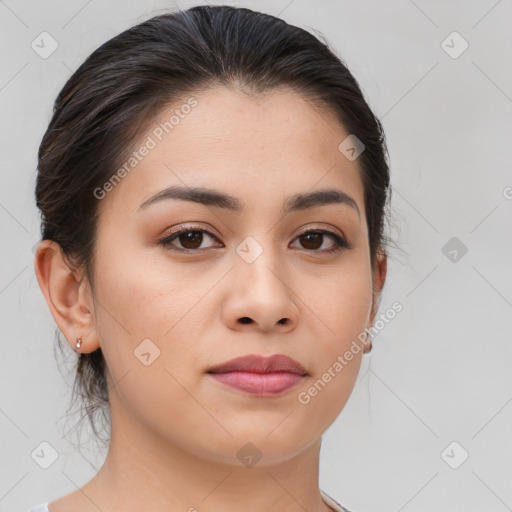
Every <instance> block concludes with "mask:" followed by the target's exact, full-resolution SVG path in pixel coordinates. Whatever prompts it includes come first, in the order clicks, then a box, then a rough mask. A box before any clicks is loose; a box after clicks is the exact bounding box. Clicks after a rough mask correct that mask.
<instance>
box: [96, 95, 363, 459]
mask: <svg viewBox="0 0 512 512" xmlns="http://www.w3.org/2000/svg"><path fill="white" fill-rule="evenodd" d="M194 98H195V101H196V102H197V103H196V104H195V105H194V106H193V108H190V109H189V108H185V107H183V108H181V109H180V105H173V107H172V108H169V110H166V111H164V112H161V113H160V115H159V118H158V119H155V120H154V123H153V124H152V125H151V128H150V131H148V133H147V134H146V135H145V136H144V137H143V138H142V139H141V142H140V143H139V144H138V145H137V147H135V148H134V150H139V148H140V147H141V146H142V145H144V144H145V145H146V147H150V149H149V150H148V151H144V150H142V151H139V154H141V153H146V155H145V156H144V157H143V158H142V159H141V160H140V162H138V163H137V165H136V166H135V167H133V168H132V169H131V170H130V172H128V173H126V176H124V177H123V179H122V180H121V181H120V182H119V183H117V184H116V185H115V186H114V187H113V188H112V189H111V190H109V191H108V192H107V193H106V194H105V197H104V198H103V199H101V200H100V201H99V213H100V215H99V220H98V237H97V241H96V249H97V251H96V257H95V258H96V259H95V262H94V272H95V276H94V283H93V284H94V292H93V293H94V331H93V333H92V334H90V335H89V340H92V339H93V338H95V337H96V338H97V341H98V344H99V345H100V346H101V348H102V351H103V354H104V356H105V359H106V361H107V365H108V369H109V371H108V372H107V374H108V379H109V383H110V384H111V386H112V388H111V389H112V391H111V393H114V394H115V396H113V397H112V405H111V406H112V407H113V408H114V407H115V408H119V409H118V410H119V411H121V410H122V411H124V413H129V414H128V415H129V416H130V417H131V418H132V419H134V420H135V421H136V422H137V424H138V425H139V426H140V427H141V428H142V429H146V430H147V431H148V432H149V431H150V432H153V433H155V434H157V435H158V436H159V438H161V439H163V440H165V441H166V442H168V443H172V444H173V445H175V446H178V447H180V448H181V449H184V450H186V451H188V452H191V453H193V454H195V455H197V456H200V457H203V458H205V459H208V460H211V461H223V462H228V463H230V464H235V465H241V464H242V461H241V459H239V458H238V457H237V452H238V451H239V450H240V449H241V448H242V447H244V445H245V444H246V443H248V442H251V443H252V444H253V445H254V446H255V447H256V448H257V450H258V451H259V452H260V453H261V455H262V456H263V460H262V461H261V462H260V464H262V463H264V462H268V463H276V462H278V461H282V460H285V459H287V458H290V457H292V456H293V455H295V454H297V453H299V452H300V451H301V450H304V449H305V448H306V447H307V446H309V445H311V444H312V443H313V442H314V441H315V440H317V439H318V438H319V437H320V436H321V435H322V433H323V432H324V431H325V430H326V429H327V427H328V426H329V425H330V424H331V423H332V422H333V421H334V419H335V418H336V417H337V416H338V414H339V413H340V411H341V410H342V408H343V407H344V405H345V403H346V401H347V399H348V397H349V395H350V393H351V391H352V389H353V386H354V383H355V379H356V376H357V373H358V370H359V366H360V361H361V356H362V353H363V351H362V350H361V348H360V347H361V342H360V341H358V335H360V333H361V332H362V331H364V329H365V327H370V325H371V324H370V320H371V319H370V311H371V307H372V271H371V267H370V254H369V245H368V232H367V225H366V218H365V208H364V190H363V184H362V181H361V178H360V168H359V166H358V161H357V160H355V161H350V160H348V159H347V158H346V157H345V156H344V155H343V154H342V153H341V152H340V151H339V149H338V146H339V144H340V142H342V141H343V140H344V139H345V138H346V137H347V136H348V135H349V134H348V133H347V132H346V131H345V130H344V128H343V127H342V126H340V124H339V123H337V122H336V121H335V120H334V119H333V118H331V117H328V116H327V114H325V113H324V112H320V111H319V110H318V109H316V108H314V107H313V106H312V105H311V104H310V103H309V102H308V101H306V100H305V99H303V98H302V97H301V96H299V95H297V94H296V93H294V92H291V91H288V90H284V89H283V90H276V91H274V92H272V93H269V94H267V95H265V96H259V97H257V98H251V97H249V96H247V95H244V94H242V93H240V92H236V91H232V90H228V89H225V88H221V87H219V88H215V89H210V90H209V91H208V92H204V93H201V94H200V95H196V96H194ZM185 103H187V99H185V100H184V102H183V104H185ZM189 104H192V103H189ZM175 110H178V111H179V113H180V115H179V116H178V117H177V118H179V121H178V122H176V119H177V118H176V119H174V121H173V123H174V124H173V127H172V131H171V130H169V133H168V134H167V133H166V132H165V131H163V134H162V133H161V132H162V128H161V125H159V123H160V122H162V123H163V122H165V121H168V120H169V119H170V118H171V116H172V115H173V114H174V113H175ZM159 126H160V130H159V129H158V127H159ZM148 137H150V138H151V139H152V141H153V143H154V144H153V143H151V142H149V139H148ZM160 138H161V140H159V139H160ZM153 146H154V147H153ZM170 187H174V194H173V195H174V197H165V196H160V197H159V198H157V199H155V196H156V195H157V194H159V193H160V192H162V191H164V190H166V189H168V188H170ZM188 187H193V188H196V189H208V191H209V192H211V193H213V194H221V195H223V196H224V195H226V196H230V198H229V199H227V200H226V199H225V198H223V199H222V198H221V199H219V198H218V197H214V196H212V195H210V196H207V195H204V194H203V196H202V199H203V202H202V201H201V197H200V196H194V197H192V196H191V195H190V194H189V196H188V199H187V198H184V197H177V195H178V193H179V191H181V192H182V193H183V191H184V189H185V188H188ZM107 188H110V187H107ZM326 190H331V191H332V192H331V193H328V194H324V195H319V194H317V195H316V196H310V194H312V193H317V192H320V191H326ZM299 196H305V197H302V200H301V199H300V198H299ZM308 197H309V200H308ZM205 198H209V200H205ZM205 203H206V204H205ZM354 340H355V341H356V342H358V344H357V345H354ZM354 346H358V347H359V350H356V349H354ZM351 347H352V350H350V349H351ZM347 351H351V352H352V358H351V360H349V361H347V358H345V357H344V354H345V353H347ZM274 354H282V355H285V356H288V357H290V358H292V359H293V360H295V361H297V362H298V363H300V364H301V365H302V366H303V368H304V369H305V370H306V375H304V376H302V377H297V376H295V378H290V375H289V374H288V375H287V377H288V378H289V379H288V380H287V379H281V380H279V378H278V377H275V376H274V377H275V378H274V381H272V382H273V385H277V384H276V382H277V383H278V384H279V383H283V382H284V383H285V384H286V383H288V386H289V387H287V388H285V389H283V390H281V391H279V390H278V389H277V388H272V387H271V386H272V383H270V384H268V383H269V382H270V380H271V379H267V378H266V377H263V378H261V376H260V378H259V379H260V380H258V381H257V382H259V386H260V387H259V388H258V389H259V391H260V394H258V393H257V392H256V391H255V390H254V389H253V390H252V391H251V390H242V389H239V388H236V387H233V386H231V385H228V384H226V383H225V382H222V380H221V379H219V378H217V377H213V376H212V375H211V374H210V373H208V372H209V370H211V369H212V368H213V367H215V366H217V365H219V364H221V363H224V362H226V361H228V360H231V359H233V358H236V357H240V356H246V355H260V356H271V355H274ZM340 358H343V361H344V363H341V362H340V361H341V359H340ZM336 362H338V364H336ZM340 366H341V369H340ZM326 374H328V375H327V376H326ZM239 375H240V374H239ZM253 377H254V375H253ZM329 377H330V378H329ZM257 379H258V377H255V380H257ZM255 380H253V381H251V382H253V383H254V381H255ZM319 381H320V382H319ZM237 382H239V383H240V382H242V384H243V383H244V382H245V384H247V382H246V381H244V380H243V379H241V380H238V381H237ZM265 382H267V385H268V386H270V387H269V388H268V389H269V390H271V391H272V392H271V393H267V394H265V393H263V394H262V388H261V386H264V385H265ZM315 383H316V387H315ZM113 435H115V432H114V434H113ZM246 449H248V448H246Z"/></svg>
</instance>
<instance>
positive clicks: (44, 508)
mask: <svg viewBox="0 0 512 512" xmlns="http://www.w3.org/2000/svg"><path fill="white" fill-rule="evenodd" d="M320 494H321V495H322V498H323V499H324V501H325V503H327V505H329V506H330V507H331V508H332V509H333V510H335V511H336V512H350V510H348V509H346V508H344V507H342V506H341V505H340V504H339V503H338V502H337V501H336V500H334V499H333V498H331V497H330V496H329V495H328V494H326V493H325V492H324V491H322V490H321V489H320ZM28 512H50V511H49V510H48V502H46V503H42V504H41V505H37V507H34V508H31V509H30V510H29V511H28Z"/></svg>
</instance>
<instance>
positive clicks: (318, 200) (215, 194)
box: [137, 186, 361, 219]
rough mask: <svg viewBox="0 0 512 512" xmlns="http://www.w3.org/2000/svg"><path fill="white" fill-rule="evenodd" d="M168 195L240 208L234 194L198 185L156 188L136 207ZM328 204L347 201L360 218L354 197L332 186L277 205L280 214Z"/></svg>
mask: <svg viewBox="0 0 512 512" xmlns="http://www.w3.org/2000/svg"><path fill="white" fill-rule="evenodd" d="M168 199H181V200H183V201H192V202H195V203H200V204H203V205H205V206H214V207H217V208H224V209H226V210H230V211H233V212H237V213H240V212H241V211H242V210H243V204H242V202H241V201H240V200H239V199H238V198H236V197H234V196H230V195H228V194H225V193H223V192H219V191H217V190H213V189H210V188H202V187H182V186H172V187H168V188H165V189H164V190H161V191H160V192H158V193H156V194H155V195H153V196H151V197H150V198H148V199H146V200H145V201H144V202H143V203H142V204H141V205H140V206H139V208H138V210H137V211H138V212H140V211H141V210H144V209H146V208H148V207H149V206H151V205H153V204H156V203H158V202H160V201H163V200H168ZM329 204H343V205H347V206H349V207H350V208H352V209H353V210H355V211H356V212H357V215H358V217H359V219H361V213H360V211H359V207H358V206H357V203H356V201H355V200H354V199H353V198H352V197H351V196H349V195H348V194H346V193H345V192H343V191H342V190H338V189H335V188H330V189H324V190H316V191H314V192H307V193H299V194H294V195H292V196H290V197H289V198H288V199H287V200H286V202H285V204H284V205H283V207H282V208H281V214H282V215H285V214H287V213H291V212H295V211H300V210H306V209H308V208H315V207H319V206H324V205H329Z"/></svg>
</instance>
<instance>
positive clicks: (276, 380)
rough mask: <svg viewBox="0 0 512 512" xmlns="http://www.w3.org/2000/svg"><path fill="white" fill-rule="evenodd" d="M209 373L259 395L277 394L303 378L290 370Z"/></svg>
mask: <svg viewBox="0 0 512 512" xmlns="http://www.w3.org/2000/svg"><path fill="white" fill-rule="evenodd" d="M209 375H211V376H212V377H213V378H214V379H215V380H217V381H219V382H221V383H222V384H226V385H227V386H231V387H232V388H236V389H239V390H241V391H245V392H246V393H251V394H253V395H258V396H271V395H277V394H278V393H282V392H283V391H286V390H288V389H291V388H293V387H295V386H296V385H297V384H298V383H299V382H300V381H301V380H302V375H299V374H297V373H289V372H276V373H251V372H228V373H210V374H209Z"/></svg>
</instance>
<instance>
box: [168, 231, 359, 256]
mask: <svg viewBox="0 0 512 512" xmlns="http://www.w3.org/2000/svg"><path fill="white" fill-rule="evenodd" d="M190 232H201V233H206V234H207V235H208V236H210V237H211V238H214V239H216V240H217V237H216V236H215V235H214V234H213V233H210V231H208V230H206V229H204V228H202V227H200V226H185V227H183V228H182V229H179V230H177V231H175V232H173V233H171V234H170V235H169V236H167V237H165V238H163V239H162V240H160V241H159V242H158V244H159V245H161V246H163V247H164V248H165V249H167V250H172V251H178V252H184V253H192V252H200V251H201V249H180V248H178V247H174V246H172V245H171V243H172V242H173V241H174V239H175V238H178V237H179V236H180V235H182V234H184V233H190ZM311 233H315V234H322V235H329V236H330V237H331V239H332V240H333V241H334V244H335V245H334V246H333V247H332V248H331V249H324V250H319V249H305V248H304V250H306V251H311V252H319V253H323V254H332V253H336V252H339V251H342V250H344V249H351V248H352V246H351V245H350V244H349V243H348V242H347V241H346V240H345V239H344V238H342V237H340V236H339V235H337V234H336V233H334V232H332V231H330V230H328V229H308V230H304V231H302V232H301V233H299V234H298V235H297V237H296V238H299V237H301V236H304V235H308V234H311ZM217 241H218V240H217Z"/></svg>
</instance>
